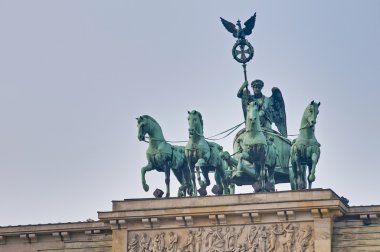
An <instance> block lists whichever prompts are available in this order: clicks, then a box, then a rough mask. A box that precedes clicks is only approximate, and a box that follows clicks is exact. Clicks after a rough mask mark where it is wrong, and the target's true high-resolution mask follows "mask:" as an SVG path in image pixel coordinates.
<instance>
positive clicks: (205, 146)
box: [185, 110, 230, 194]
mask: <svg viewBox="0 0 380 252" xmlns="http://www.w3.org/2000/svg"><path fill="white" fill-rule="evenodd" d="M188 122H189V141H188V142H187V144H186V147H185V153H186V159H187V162H188V166H189V169H190V172H191V176H192V183H193V190H194V192H196V190H197V187H196V183H195V167H197V169H200V170H201V172H202V175H203V177H204V180H201V178H200V175H198V183H199V185H200V187H201V188H203V189H205V188H206V187H207V186H209V185H210V179H209V176H208V173H209V172H210V171H214V172H215V181H216V184H217V185H218V187H219V189H221V190H223V194H229V193H230V192H229V184H228V181H227V164H226V162H225V161H224V160H223V159H222V158H221V157H220V154H221V153H222V150H223V147H222V146H220V145H218V144H216V143H213V142H208V141H206V139H205V137H204V136H203V119H202V115H201V113H199V112H198V111H196V110H193V111H191V112H190V111H188Z"/></svg>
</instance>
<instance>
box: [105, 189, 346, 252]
mask: <svg viewBox="0 0 380 252" xmlns="http://www.w3.org/2000/svg"><path fill="white" fill-rule="evenodd" d="M345 212H348V207H347V206H346V205H344V204H343V203H342V202H341V200H340V198H339V197H338V196H337V195H336V194H335V193H334V192H333V191H331V190H322V189H315V190H309V191H298V192H297V191H287V192H276V193H256V194H240V195H227V196H219V197H215V196H211V197H192V198H169V199H157V200H147V199H135V200H124V201H114V202H113V210H112V212H99V219H100V220H102V221H104V222H105V223H110V225H111V228H112V229H113V235H114V238H113V249H114V250H113V251H115V252H116V251H123V252H124V251H133V252H138V251H153V252H156V251H160V249H159V246H160V245H159V244H161V246H165V248H166V251H168V250H167V249H168V247H167V246H169V247H170V248H169V250H170V251H172V249H173V247H172V245H173V246H174V244H175V249H176V252H177V251H197V252H198V251H199V252H203V251H253V250H252V249H253V248H254V247H256V249H257V251H287V250H289V251H331V244H332V242H331V241H332V230H333V220H334V218H335V217H336V216H341V215H342V214H343V213H345ZM200 230H203V234H202V235H201V236H200V237H199V239H200V241H202V242H201V243H200V242H198V243H196V241H195V238H194V239H193V242H192V243H191V245H189V244H187V243H189V242H188V241H190V240H191V237H190V234H189V233H191V234H192V235H193V237H195V234H196V233H197V232H200ZM250 230H255V231H254V232H256V235H255V238H254V239H251V240H249V238H248V237H249V234H250ZM251 233H252V232H251ZM212 237H213V238H212ZM228 237H230V238H229V239H228ZM231 237H232V238H231ZM251 237H252V235H251ZM210 239H211V240H210ZM215 239H216V240H218V239H219V240H218V242H216V241H215ZM116 240H117V241H116ZM142 240H143V241H142ZM148 240H149V241H150V244H149V248H144V244H145V245H146V243H147V241H148ZM264 240H265V242H264ZM215 242H216V244H215ZM162 244H165V245H162ZM200 244H201V245H200ZM264 244H265V245H264ZM271 244H272V245H271ZM286 244H287V245H286ZM218 246H220V247H218ZM284 249H287V250H284Z"/></svg>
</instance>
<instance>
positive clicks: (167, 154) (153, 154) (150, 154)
mask: <svg viewBox="0 0 380 252" xmlns="http://www.w3.org/2000/svg"><path fill="white" fill-rule="evenodd" d="M136 119H137V128H138V139H139V140H140V141H145V136H146V135H148V136H149V146H148V149H147V151H146V157H147V159H148V164H147V165H146V166H144V167H142V168H141V178H142V185H143V188H144V190H145V191H146V192H147V191H148V190H149V185H148V184H147V183H146V181H145V173H146V172H147V171H152V170H157V171H159V172H165V184H166V197H169V196H170V170H171V171H173V173H174V175H175V176H176V178H177V179H178V182H179V183H180V184H181V186H180V188H179V190H178V197H184V196H186V193H187V194H188V195H192V194H193V191H192V185H191V180H190V170H189V168H188V166H187V162H186V157H185V148H184V147H183V146H174V145H171V144H169V143H167V142H166V141H165V138H164V135H163V133H162V130H161V127H160V125H159V124H158V123H157V121H156V120H155V119H153V118H152V117H151V116H148V115H143V116H140V117H139V118H136Z"/></svg>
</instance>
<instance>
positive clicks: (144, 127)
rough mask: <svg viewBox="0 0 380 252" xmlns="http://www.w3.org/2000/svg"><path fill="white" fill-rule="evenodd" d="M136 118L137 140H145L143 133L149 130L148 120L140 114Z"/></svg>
mask: <svg viewBox="0 0 380 252" xmlns="http://www.w3.org/2000/svg"><path fill="white" fill-rule="evenodd" d="M136 120H137V128H138V133H137V138H138V139H139V141H145V135H146V134H147V133H148V132H149V128H150V127H149V122H148V121H147V120H146V116H140V117H138V118H136Z"/></svg>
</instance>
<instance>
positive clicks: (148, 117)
mask: <svg viewBox="0 0 380 252" xmlns="http://www.w3.org/2000/svg"><path fill="white" fill-rule="evenodd" d="M141 118H143V119H148V120H151V121H153V122H154V123H155V124H157V126H159V127H160V128H161V126H160V124H158V122H157V121H156V119H154V118H153V117H151V116H150V115H142V116H141Z"/></svg>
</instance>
